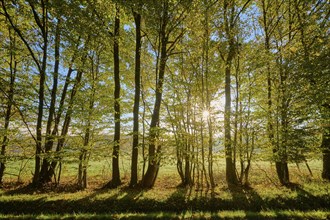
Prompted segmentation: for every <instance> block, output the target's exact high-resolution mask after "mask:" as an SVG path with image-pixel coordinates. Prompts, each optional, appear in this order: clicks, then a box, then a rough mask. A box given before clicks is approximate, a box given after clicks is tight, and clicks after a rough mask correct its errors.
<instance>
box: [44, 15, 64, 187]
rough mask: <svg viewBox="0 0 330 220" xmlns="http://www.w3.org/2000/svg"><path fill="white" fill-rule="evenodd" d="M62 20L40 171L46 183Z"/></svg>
mask: <svg viewBox="0 0 330 220" xmlns="http://www.w3.org/2000/svg"><path fill="white" fill-rule="evenodd" d="M60 22H61V20H60V19H58V21H57V25H56V32H55V64H54V74H53V88H52V93H51V101H50V106H49V113H48V120H47V126H46V140H45V154H46V157H44V158H43V161H42V167H41V171H40V182H41V183H46V182H50V181H51V177H50V176H48V175H47V174H48V170H49V167H50V163H51V161H50V158H49V155H48V154H49V152H50V151H51V150H52V147H53V143H54V136H53V135H52V133H51V131H52V124H53V122H54V115H55V103H56V96H57V85H58V69H59V64H60Z"/></svg>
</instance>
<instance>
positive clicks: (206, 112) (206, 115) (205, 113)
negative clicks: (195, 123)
mask: <svg viewBox="0 0 330 220" xmlns="http://www.w3.org/2000/svg"><path fill="white" fill-rule="evenodd" d="M209 115H210V112H209V111H208V110H204V111H203V118H204V119H207V118H208V117H209Z"/></svg>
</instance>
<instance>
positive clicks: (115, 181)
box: [106, 5, 121, 188]
mask: <svg viewBox="0 0 330 220" xmlns="http://www.w3.org/2000/svg"><path fill="white" fill-rule="evenodd" d="M119 28H120V19H119V6H118V5H116V18H115V30H114V44H113V59H114V80H115V91H114V98H115V102H114V111H115V113H114V120H115V133H114V140H113V142H114V145H113V151H112V179H111V181H110V182H109V183H108V184H107V185H106V187H109V188H116V187H118V186H119V185H120V184H121V180H120V171H119V148H120V115H121V112H120V73H119V44H118V41H119Z"/></svg>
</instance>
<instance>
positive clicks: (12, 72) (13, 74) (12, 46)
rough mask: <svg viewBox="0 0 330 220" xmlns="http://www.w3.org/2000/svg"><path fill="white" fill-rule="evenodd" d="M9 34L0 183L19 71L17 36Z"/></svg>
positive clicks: (4, 166) (4, 163)
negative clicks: (16, 55)
mask: <svg viewBox="0 0 330 220" xmlns="http://www.w3.org/2000/svg"><path fill="white" fill-rule="evenodd" d="M9 35H10V50H11V51H10V83H9V91H8V102H7V107H6V113H5V122H4V127H3V128H4V131H5V134H4V136H3V139H2V144H1V153H0V159H1V160H0V185H1V184H2V181H3V175H4V172H5V169H6V158H5V157H6V148H7V145H8V141H9V138H8V129H9V123H10V117H11V114H12V107H13V102H14V93H15V91H14V85H15V79H16V71H17V61H16V58H15V52H14V51H13V50H15V49H16V48H15V45H16V41H15V38H12V36H11V33H10V30H9Z"/></svg>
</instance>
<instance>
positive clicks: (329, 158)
mask: <svg viewBox="0 0 330 220" xmlns="http://www.w3.org/2000/svg"><path fill="white" fill-rule="evenodd" d="M323 129H324V130H323V137H322V145H321V148H322V154H323V170H322V178H323V179H325V180H330V126H326V127H324V128H323Z"/></svg>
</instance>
